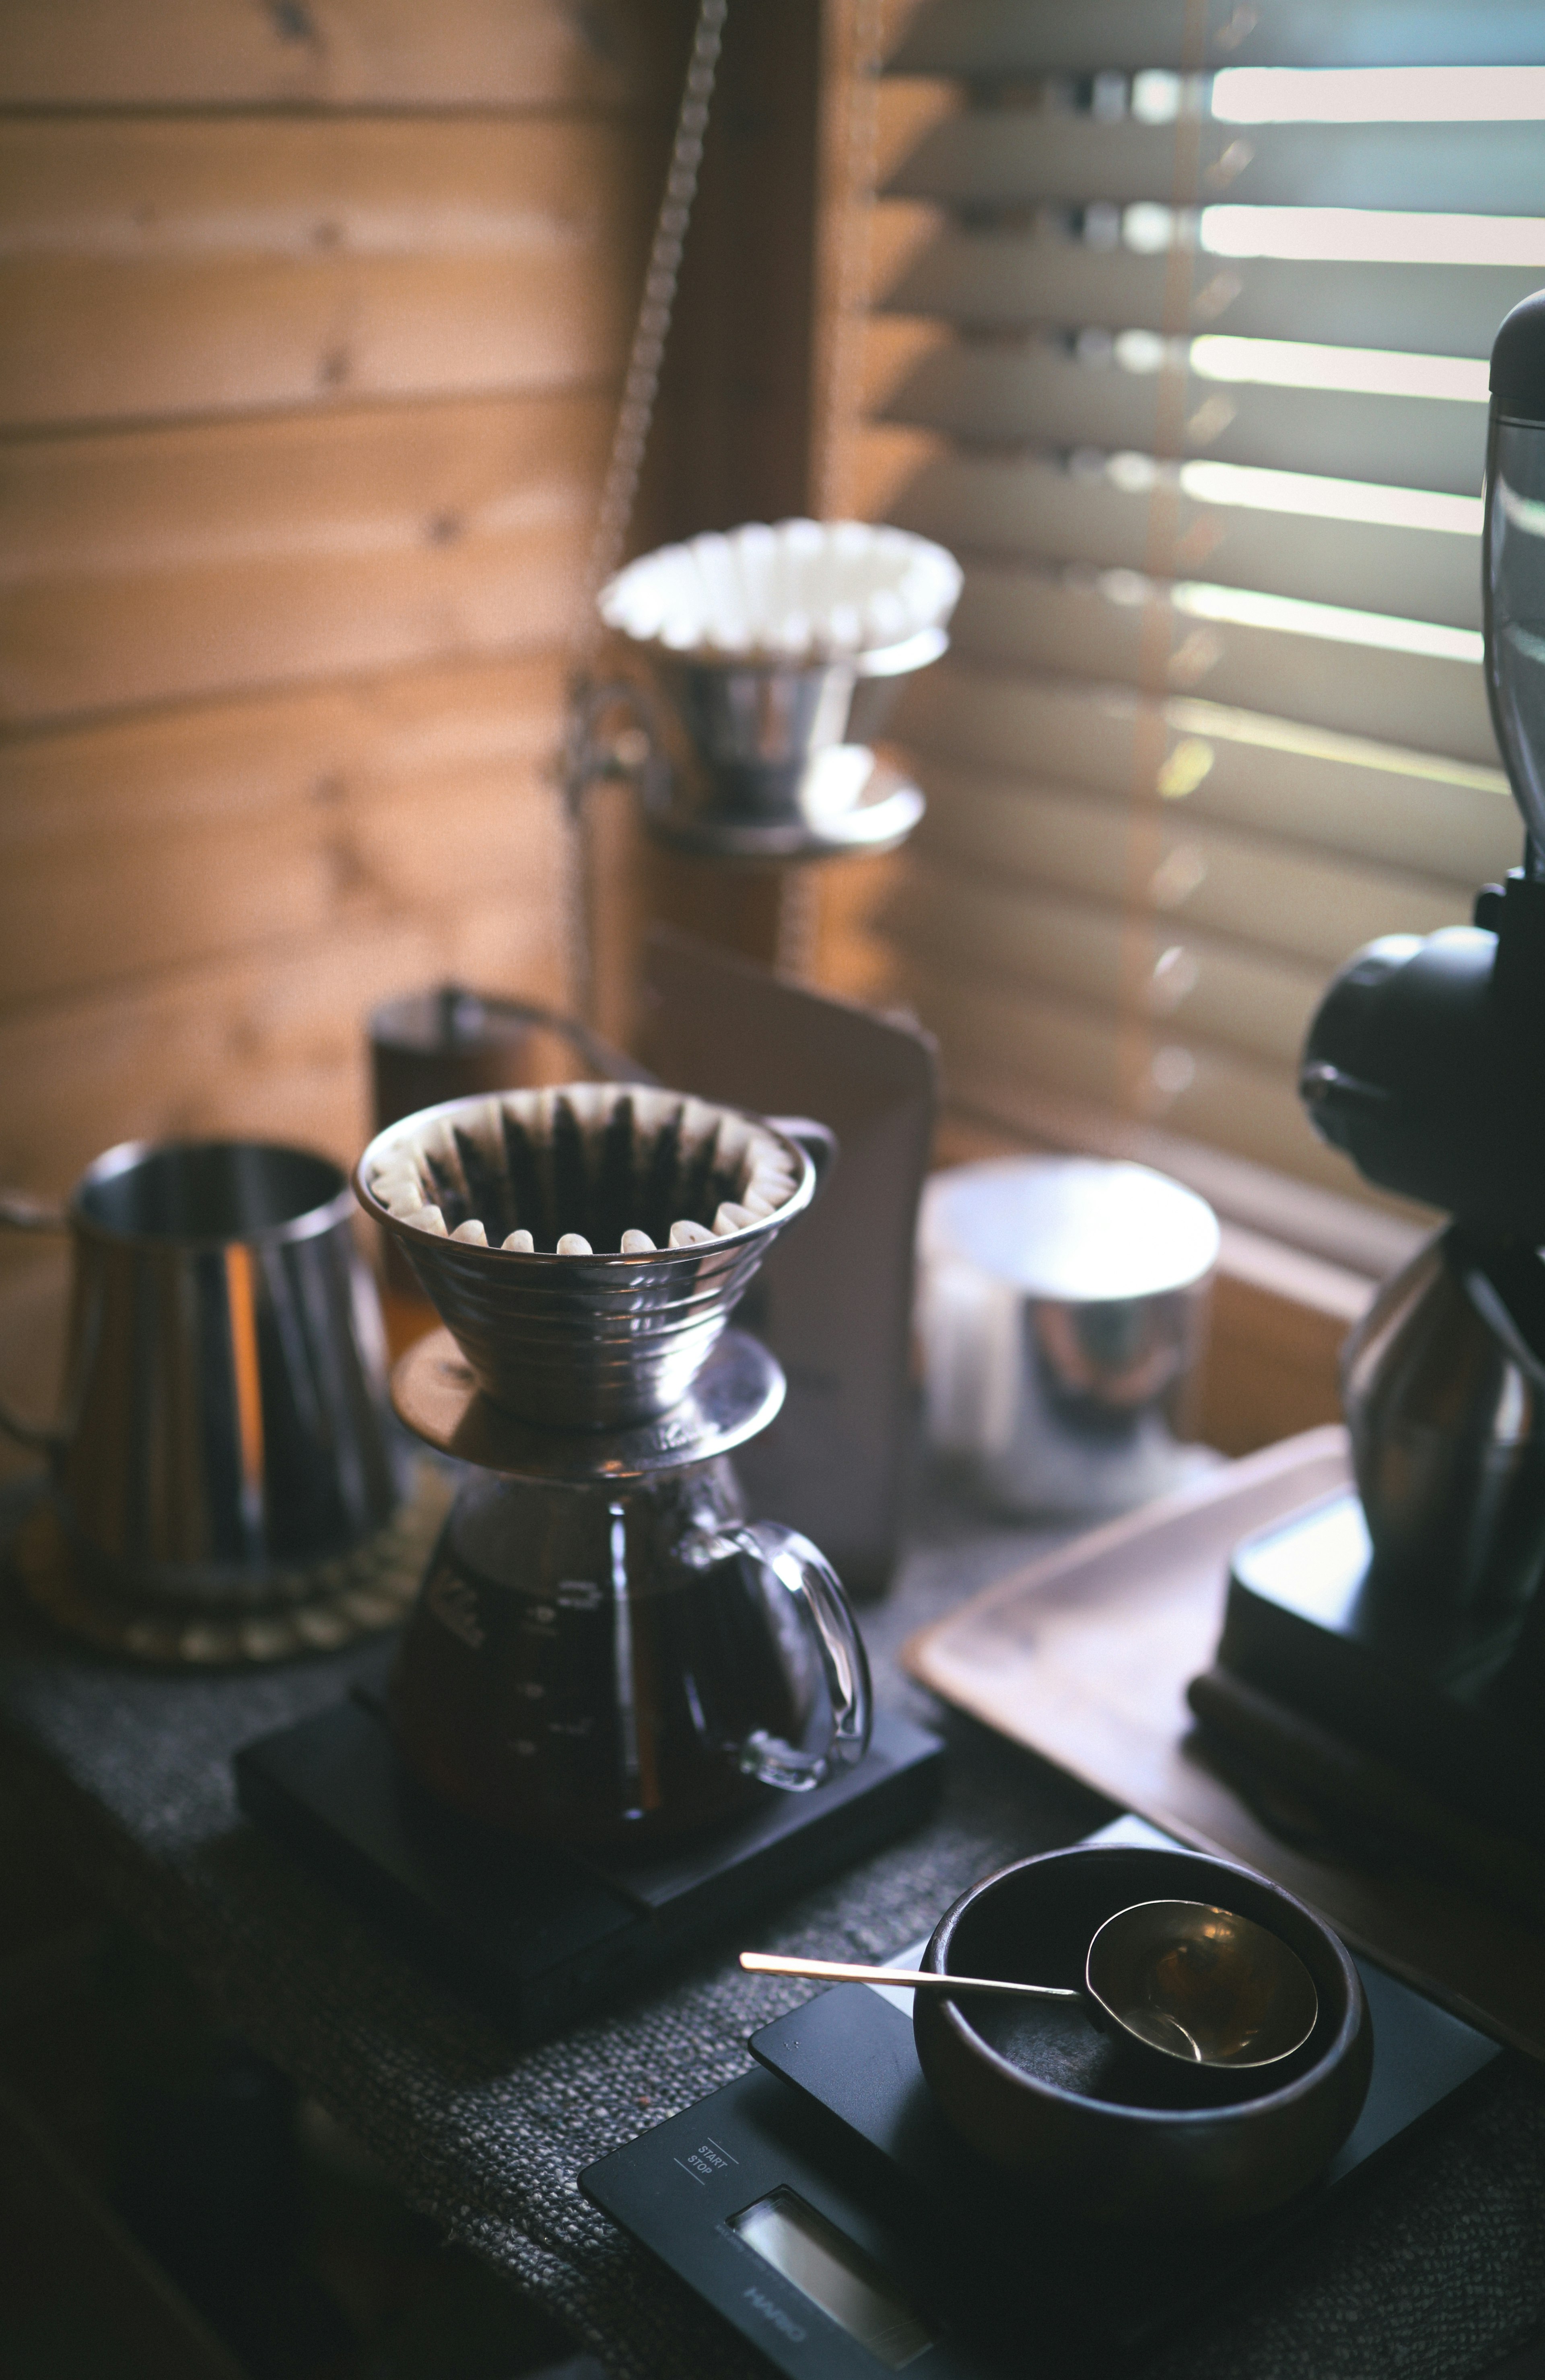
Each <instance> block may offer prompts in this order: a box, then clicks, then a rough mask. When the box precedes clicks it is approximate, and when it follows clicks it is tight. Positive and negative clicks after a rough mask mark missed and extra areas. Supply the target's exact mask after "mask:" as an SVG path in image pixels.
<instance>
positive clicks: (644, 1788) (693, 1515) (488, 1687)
mask: <svg viewBox="0 0 1545 2380" xmlns="http://www.w3.org/2000/svg"><path fill="white" fill-rule="evenodd" d="M388 1702H389V1706H390V1711H391V1718H392V1725H393V1730H394V1732H395V1737H396V1741H397V1743H398V1747H399V1749H400V1751H401V1753H402V1755H403V1758H404V1760H405V1761H406V1763H407V1765H408V1767H409V1768H410V1769H411V1770H412V1772H413V1774H414V1775H415V1776H416V1777H417V1778H418V1779H419V1781H420V1783H421V1784H422V1785H424V1786H425V1787H427V1789H428V1790H429V1791H430V1792H432V1794H433V1795H435V1796H436V1798H437V1799H438V1800H440V1801H441V1802H443V1803H448V1804H449V1805H450V1806H452V1807H453V1808H456V1809H457V1810H460V1811H462V1812H464V1813H466V1814H468V1815H470V1816H473V1817H476V1818H479V1819H481V1820H484V1821H486V1822H488V1823H491V1824H493V1825H494V1826H497V1827H502V1828H506V1829H508V1830H510V1831H513V1832H514V1833H517V1834H518V1835H522V1836H527V1837H539V1838H542V1839H545V1840H557V1841H567V1842H575V1843H605V1842H616V1841H619V1840H641V1839H643V1838H645V1837H654V1836H663V1835H671V1834H678V1833H684V1832H687V1831H689V1830H690V1829H692V1828H698V1827H705V1826H710V1825H712V1823H713V1822H714V1821H716V1820H719V1819H722V1818H725V1817H728V1816H730V1815H732V1814H734V1813H735V1812H736V1811H737V1810H742V1809H744V1808H746V1807H747V1806H748V1804H750V1803H753V1802H754V1801H755V1800H756V1799H757V1798H758V1797H759V1796H760V1795H761V1794H762V1793H763V1792H764V1791H765V1790H766V1789H767V1788H769V1787H772V1788H779V1789H782V1790H784V1791H796V1792H797V1791H807V1790H809V1788H810V1787H812V1786H816V1785H819V1784H821V1783H822V1782H824V1781H825V1780H826V1779H828V1778H829V1777H830V1776H832V1775H833V1774H834V1773H835V1772H836V1771H837V1770H838V1769H840V1768H842V1767H846V1766H847V1765H849V1764H850V1763H851V1762H853V1761H855V1760H857V1759H858V1758H859V1757H860V1756H861V1755H862V1753H863V1751H864V1749H865V1747H866V1745H867V1743H868V1739H869V1725H870V1686H869V1675H868V1669H867V1665H866V1662H865V1658H864V1650H863V1645H862V1640H861V1639H860V1637H859V1635H858V1629H857V1626H856V1625H855V1622H854V1620H853V1615H852V1613H851V1611H850V1609H848V1605H847V1602H846V1599H845V1597H844V1594H843V1591H842V1588H841V1586H840V1585H839V1583H838V1581H837V1578H836V1575H835V1573H833V1570H832V1569H831V1567H830V1565H829V1564H828V1563H827V1562H826V1561H825V1560H824V1559H823V1558H822V1556H821V1554H820V1553H819V1552H818V1551H817V1549H816V1548H815V1547H814V1546H812V1545H811V1544H810V1543H809V1540H808V1539H806V1538H804V1537H801V1536H798V1535H797V1533H796V1532H795V1531H793V1530H790V1529H785V1528H781V1527H779V1526H777V1525H776V1524H772V1523H769V1522H748V1521H746V1520H744V1519H742V1517H741V1506H740V1498H739V1493H738V1489H737V1487H736V1480H735V1475H734V1473H733V1471H732V1469H731V1467H730V1464H729V1463H728V1462H727V1461H725V1460H724V1459H723V1458H720V1459H718V1460H715V1461H711V1462H705V1463H691V1464H687V1465H683V1466H680V1467H678V1468H676V1469H674V1470H668V1471H663V1472H660V1473H658V1474H656V1475H654V1476H652V1477H651V1478H645V1479H630V1480H627V1481H623V1482H617V1483H613V1482H610V1481H602V1482H585V1483H582V1484H566V1483H553V1482H549V1481H545V1480H542V1481H538V1480H534V1479H525V1478H517V1477H512V1476H510V1475H507V1474H501V1473H498V1472H493V1471H480V1472H474V1473H472V1474H470V1475H469V1476H468V1480H467V1483H466V1484H465V1486H464V1487H463V1488H462V1489H461V1492H460V1494H459V1496H458V1498H457V1500H456V1506H455V1508H454V1510H453V1512H452V1513H451V1515H450V1518H449V1519H448V1521H447V1522H446V1524H445V1528H444V1534H443V1536H442V1537H441V1540H440V1544H439V1546H438V1548H437V1549H436V1552H435V1555H434V1558H433V1560H432V1562H431V1564H430V1568H429V1572H428V1573H427V1575H426V1578H425V1581H424V1586H423V1590H422V1592H421V1594H420V1598H419V1602H418V1604H417V1606H416V1608H415V1610H414V1613H413V1616H412V1618H411V1619H410V1621H409V1622H408V1627H407V1630H406V1631H405V1633H404V1637H403V1641H402V1645H401V1647H400V1650H399V1652H398V1656H397V1659H396V1663H395V1668H394V1670H393V1674H392V1679H391V1682H390V1686H389V1690H388Z"/></svg>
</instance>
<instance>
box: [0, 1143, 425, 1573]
mask: <svg viewBox="0 0 1545 2380" xmlns="http://www.w3.org/2000/svg"><path fill="white" fill-rule="evenodd" d="M353 1215H354V1201H353V1198H352V1196H351V1195H350V1192H349V1188H348V1184H347V1178H346V1177H345V1175H344V1174H343V1173H342V1172H340V1171H339V1169H338V1167H337V1166H335V1165H334V1164H332V1163H330V1162H329V1160H327V1159H326V1158H324V1157H317V1156H313V1155H311V1154H310V1152H308V1151H307V1150H304V1149H298V1148H282V1147H272V1146H270V1145H268V1144H267V1143H264V1142H260V1141H189V1142H180V1143H179V1142H173V1143H167V1144H164V1145H163V1146H159V1147H155V1146H150V1145H147V1144H145V1143H142V1142H129V1143H127V1144H126V1145H125V1146H123V1147H119V1148H112V1149H109V1150H108V1151H107V1153H106V1155H105V1156H103V1157H99V1158H98V1159H97V1160H96V1161H95V1163H94V1164H93V1165H91V1166H89V1167H88V1169H87V1171H86V1172H84V1173H83V1174H82V1175H81V1177H80V1180H79V1182H78V1183H77V1184H76V1185H75V1188H74V1189H73V1190H72V1191H71V1192H70V1194H69V1197H68V1199H67V1202H65V1203H64V1204H63V1205H61V1206H54V1207H51V1206H45V1205H43V1204H40V1203H39V1202H37V1201H35V1200H30V1199H26V1198H21V1197H18V1196H11V1197H6V1198H4V1199H0V1221H4V1222H5V1223H6V1224H9V1225H10V1226H11V1227H13V1228H20V1229H26V1230H32V1231H37V1230H45V1231H46V1230H54V1231H67V1232H68V1233H70V1235H71V1238H72V1240H73V1243H74V1249H73V1254H74V1277H73V1283H72V1290H71V1297H70V1308H69V1322H68V1338H67V1357H66V1366H65V1392H64V1409H63V1412H62V1415H61V1416H60V1418H59V1420H58V1422H57V1423H55V1424H52V1425H48V1426H42V1425H38V1424H34V1423H29V1422H27V1421H24V1420H23V1419H21V1417H20V1416H18V1415H15V1414H10V1413H6V1412H5V1411H4V1410H3V1409H0V1427H4V1428H6V1430H8V1431H9V1433H10V1435H11V1436H12V1437H13V1438H17V1439H20V1440H21V1441H22V1442H23V1443H24V1444H26V1445H30V1446H32V1447H35V1448H38V1449H40V1450H42V1451H44V1452H46V1453H47V1454H48V1456H49V1458H50V1461H51V1463H52V1465H53V1470H54V1479H55V1493H56V1495H57V1498H58V1501H59V1507H60V1511H61V1514H62V1517H63V1519H64V1521H65V1524H66V1526H67V1530H68V1532H69V1535H70V1537H71V1539H72V1542H73V1545H74V1548H75V1549H76V1552H77V1554H78V1556H79V1557H80V1558H81V1559H82V1560H84V1561H85V1563H86V1564H87V1565H88V1566H89V1568H90V1571H91V1575H92V1577H93V1580H94V1582H95V1583H97V1584H100V1585H105V1586H109V1587H112V1588H115V1589H117V1590H119V1591H121V1592H123V1593H124V1594H126V1595H128V1596H130V1597H150V1598H154V1599H172V1600H176V1601H177V1602H181V1603H198V1604H209V1605H213V1606H233V1605H235V1606H241V1605H259V1604H265V1603H271V1602H274V1601H275V1600H279V1599H283V1598H286V1597H296V1598H298V1597H301V1596H303V1595H304V1594H306V1593H307V1592H314V1591H315V1581H314V1577H311V1578H309V1577H308V1576H307V1574H306V1573H307V1572H308V1570H310V1569H312V1568H313V1567H314V1565H315V1564H317V1563H318V1562H320V1561H322V1560H326V1559H327V1558H328V1557H330V1556H333V1555H336V1554H343V1553H347V1551H348V1550H349V1549H350V1548H353V1547H354V1546H356V1545H358V1544H359V1542H360V1541H361V1540H362V1539H363V1538H365V1537H367V1536H370V1535H371V1532H372V1531H374V1530H375V1529H377V1528H379V1527H380V1526H381V1525H382V1524H383V1522H385V1521H386V1520H387V1519H388V1518H389V1517H390V1515H391V1513H392V1511H393V1509H394V1507H395V1504H396V1502H397V1500H398V1494H399V1476H398V1461H397V1458H396V1456H395V1453H394V1451H393V1446H392V1440H391V1438H390V1436H389V1429H390V1423H389V1417H388V1405H387V1399H386V1350H385V1338H384V1333H383V1330H382V1325H381V1311H380V1306H379V1304H378V1302H377V1298H376V1293H375V1287H374V1283H373V1282H372V1281H371V1276H370V1273H369V1271H368V1269H367V1268H366V1266H365V1264H364V1263H363V1261H362V1259H361V1258H360V1257H359V1254H358V1252H357V1250H356V1248H355V1245H354V1239H353V1231H352V1221H353Z"/></svg>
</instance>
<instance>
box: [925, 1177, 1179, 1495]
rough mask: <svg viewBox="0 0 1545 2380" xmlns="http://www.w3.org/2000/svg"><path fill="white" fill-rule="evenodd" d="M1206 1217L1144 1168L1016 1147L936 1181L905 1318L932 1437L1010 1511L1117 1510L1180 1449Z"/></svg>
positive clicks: (1173, 1461)
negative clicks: (918, 1357)
mask: <svg viewBox="0 0 1545 2380" xmlns="http://www.w3.org/2000/svg"><path fill="white" fill-rule="evenodd" d="M1218 1244H1219V1234H1218V1223H1217V1219H1216V1217H1215V1216H1214V1215H1213V1213H1212V1210H1211V1208H1210V1207H1209V1206H1208V1205H1207V1203H1206V1201H1205V1200H1204V1199H1201V1198H1198V1196H1196V1194H1195V1193H1194V1192H1193V1191H1190V1190H1187V1189H1186V1188H1185V1187H1184V1186H1183V1185H1182V1184H1180V1183H1178V1182H1172V1181H1170V1180H1168V1179H1167V1178H1166V1177H1165V1176H1164V1175H1162V1174H1159V1173H1154V1172H1150V1169H1149V1168H1148V1167H1147V1166H1143V1165H1131V1164H1125V1163H1120V1164H1116V1163H1107V1162H1105V1161H1103V1160H1100V1159H1097V1158H1081V1157H1025V1158H1005V1159H1002V1160H990V1161H989V1162H987V1163H984V1164H979V1165H963V1166H959V1167H957V1168H955V1170H954V1171H952V1172H946V1173H940V1174H936V1175H935V1176H934V1178H933V1180H932V1182H931V1184H929V1187H928V1189H927V1191H926V1192H925V1194H924V1199H923V1213H922V1221H921V1228H920V1233H919V1248H920V1253H921V1257H922V1269H921V1280H920V1283H919V1288H920V1296H919V1300H918V1327H919V1333H920V1336H921V1339H922V1342H923V1357H924V1372H925V1378H926V1386H927V1392H928V1414H929V1431H930V1436H931V1439H932V1442H933V1444H934V1446H935V1447H936V1448H937V1449H938V1450H939V1451H940V1452H941V1453H943V1454H945V1455H946V1456H951V1457H954V1458H955V1459H956V1460H957V1461H958V1462H959V1463H961V1464H962V1465H963V1466H964V1468H965V1470H966V1471H967V1474H968V1475H969V1477H970V1479H971V1482H972V1484H973V1485H974V1486H975V1488H977V1489H978V1490H979V1493H980V1494H982V1495H983V1496H984V1497H985V1498H986V1499H987V1500H989V1501H990V1502H991V1503H993V1504H995V1505H997V1506H999V1507H1001V1508H1002V1509H1003V1510H1004V1511H1008V1512H1090V1513H1097V1512H1125V1511H1127V1510H1128V1509H1130V1508H1131V1507H1132V1506H1134V1505H1136V1504H1140V1503H1144V1502H1146V1501H1147V1500H1149V1499H1150V1497H1153V1496H1162V1495H1165V1494H1167V1493H1169V1491H1170V1490H1171V1489H1173V1488H1178V1487H1180V1486H1182V1485H1183V1484H1184V1483H1185V1482H1186V1479H1187V1478H1188V1477H1190V1476H1192V1475H1194V1474H1195V1473H1196V1471H1197V1470H1198V1466H1199V1465H1200V1464H1201V1463H1205V1462H1206V1461H1207V1460H1208V1458H1207V1457H1205V1456H1202V1455H1198V1452H1197V1451H1196V1450H1195V1449H1194V1448H1191V1447H1189V1446H1187V1445H1186V1444H1185V1443H1184V1442H1183V1440H1184V1433H1185V1431H1186V1423H1187V1400H1188V1391H1189V1390H1190V1387H1191V1385H1192V1383H1193V1381H1194V1379H1195V1376H1196V1371H1197V1365H1198V1357H1199V1355H1200V1353H1201V1349H1202V1345H1203V1343H1204V1336H1205V1331H1206V1324H1207V1307H1208V1297H1209V1292H1210V1282H1211V1275H1212V1269H1213V1266H1214V1264H1215V1262H1216V1260H1217V1255H1218Z"/></svg>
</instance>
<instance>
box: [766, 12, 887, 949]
mask: <svg viewBox="0 0 1545 2380" xmlns="http://www.w3.org/2000/svg"><path fill="white" fill-rule="evenodd" d="M838 21H844V22H845V24H846V26H847V29H848V39H847V49H846V55H845V56H840V67H839V72H840V76H841V87H842V88H843V91H844V97H845V115H844V121H843V127H842V140H841V143H840V158H839V160H838V161H837V164H836V173H835V175H834V177H833V178H834V180H835V183H836V188H835V189H834V191H833V192H832V193H831V195H830V196H829V197H828V199H827V200H826V204H827V206H828V208H829V209H834V210H835V212H836V216H837V232H836V237H835V240H834V242H833V247H834V250H835V254H834V260H833V261H834V268H835V269H834V271H833V275H832V285H831V298H830V304H829V308H828V322H827V331H826V353H825V356H824V357H823V358H822V364H823V370H821V390H820V399H819V406H818V409H817V418H816V424H815V438H814V441H813V443H814V450H815V451H814V457H813V468H812V470H811V473H810V479H811V487H810V508H811V510H812V511H813V512H814V514H815V516H816V518H817V519H818V520H843V519H845V518H846V517H847V516H848V515H849V514H850V513H851V512H852V510H853V481H854V476H855V475H854V468H853V464H854V451H853V450H854V444H855V441H856V437H857V432H858V416H859V410H860V407H861V405H862V402H863V373H864V342H865V333H866V329H867V325H868V322H869V299H870V247H871V239H870V233H871V225H872V219H873V214H874V192H875V184H876V182H877V181H878V179H879V173H878V163H879V152H880V69H881V66H882V61H883V58H884V52H885V28H884V13H883V6H882V0H852V5H851V6H850V7H849V9H848V10H847V12H846V13H845V18H842V19H838ZM839 55H840V54H839ZM832 146H833V149H836V148H837V147H838V143H837V142H835V141H833V144H832ZM831 252H832V250H831V249H828V253H829V254H830V253H831ZM821 874H822V871H821V869H820V868H810V867H806V868H799V867H791V868H785V869H784V870H783V875H782V880H781V882H780V885H779V891H778V923H777V934H776V941H775V945H774V950H773V965H774V966H775V967H776V968H777V970H778V972H779V974H780V975H785V976H789V977H792V978H793V979H794V980H795V981H796V982H797V983H809V981H810V980H811V978H812V977H814V975H815V972H816V964H817V960H818V958H819V956H820V951H821V908H822V901H821V881H820V879H821Z"/></svg>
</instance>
